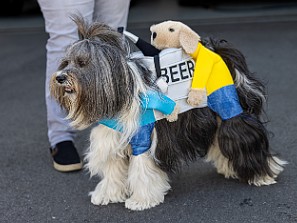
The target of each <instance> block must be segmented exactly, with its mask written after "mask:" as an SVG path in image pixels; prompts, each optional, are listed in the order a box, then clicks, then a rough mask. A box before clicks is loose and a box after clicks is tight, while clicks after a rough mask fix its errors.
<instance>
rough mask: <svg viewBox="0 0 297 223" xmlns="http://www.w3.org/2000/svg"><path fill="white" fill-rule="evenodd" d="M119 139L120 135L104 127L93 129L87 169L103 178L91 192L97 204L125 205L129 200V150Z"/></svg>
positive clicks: (92, 198) (94, 202)
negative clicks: (120, 144)
mask: <svg viewBox="0 0 297 223" xmlns="http://www.w3.org/2000/svg"><path fill="white" fill-rule="evenodd" d="M119 138H120V135H119V132H117V131H114V130H112V129H110V128H107V127H105V126H103V125H99V126H98V127H95V128H94V129H93V130H92V133H91V136H90V148H89V151H88V153H87V154H86V161H87V164H86V167H87V168H88V169H89V171H90V174H91V176H94V175H99V176H100V177H101V178H102V180H101V182H99V184H98V185H97V186H96V188H95V190H94V191H93V192H90V195H91V202H92V203H93V204H95V205H107V204H108V203H117V202H124V201H125V200H126V198H127V174H128V159H127V150H128V149H123V148H119V146H118V142H119Z"/></svg>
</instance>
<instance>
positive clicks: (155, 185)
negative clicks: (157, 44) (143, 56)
mask: <svg viewBox="0 0 297 223" xmlns="http://www.w3.org/2000/svg"><path fill="white" fill-rule="evenodd" d="M74 21H75V22H76V24H77V26H78V31H79V36H80V39H79V40H78V41H77V42H75V43H73V44H72V45H70V46H69V47H68V49H67V51H66V54H65V57H64V58H63V60H62V62H61V64H60V67H59V70H58V71H57V72H56V73H55V74H54V75H53V77H52V80H51V86H50V88H51V94H52V96H53V97H54V98H55V99H56V100H57V101H58V102H59V103H60V105H61V106H62V107H63V108H65V109H66V111H67V112H68V116H67V118H68V119H70V120H71V124H72V125H73V126H74V127H76V128H78V129H84V128H86V127H88V126H90V125H92V124H94V123H97V125H96V126H95V127H94V128H93V129H92V132H91V136H90V147H89V149H88V151H87V154H86V158H85V160H86V167H87V168H88V170H89V172H90V174H91V176H94V175H99V176H100V177H101V181H100V182H99V184H98V185H97V186H96V188H95V190H94V191H93V192H91V193H90V194H91V202H92V203H93V204H95V205H106V204H108V203H115V202H125V206H126V207H127V208H129V209H131V210H144V209H148V208H151V207H154V206H156V205H158V204H160V203H162V202H163V201H164V196H165V195H166V193H167V192H168V190H169V189H170V185H169V179H168V175H167V171H176V170H178V169H179V167H180V165H181V164H182V163H184V162H189V161H194V160H195V159H196V158H198V157H206V160H207V161H210V162H213V163H214V165H215V167H216V168H217V171H218V173H220V174H223V175H224V176H225V177H226V178H229V177H232V178H236V179H239V180H241V181H243V182H246V183H249V184H254V185H256V186H261V185H269V184H273V183H276V181H275V179H276V177H277V175H278V174H279V173H280V172H281V171H282V170H283V165H284V164H285V162H284V161H281V160H280V159H279V158H277V157H276V156H274V155H272V154H271V152H270V151H269V143H268V138H267V135H266V130H265V128H264V126H263V125H262V123H261V122H260V121H259V119H258V117H259V115H260V111H261V106H262V102H263V101H262V99H259V98H262V96H260V97H259V96H257V97H256V98H255V100H254V102H255V103H256V104H257V105H254V104H253V103H251V102H249V100H250V98H248V99H247V98H246V97H245V96H246V95H248V94H249V92H246V91H247V90H246V89H245V88H244V87H242V86H244V85H245V83H243V84H241V85H240V86H241V87H240V88H239V89H238V92H239V98H240V103H241V105H242V107H243V109H244V114H243V115H242V117H240V118H239V121H238V120H235V121H234V122H232V125H229V126H228V131H229V132H228V131H227V130H226V129H225V130H224V133H223V135H222V134H221V133H220V132H221V131H220V129H221V126H222V125H224V124H225V123H224V121H222V120H221V119H220V118H218V117H217V114H216V113H215V112H213V111H212V110H211V109H209V108H208V107H205V108H198V109H192V110H190V111H187V112H184V113H181V114H179V115H178V119H177V118H176V116H175V114H174V112H172V110H171V111H170V112H168V114H167V115H169V116H166V117H167V119H166V118H165V119H162V120H159V121H156V122H155V123H154V127H153V128H152V129H151V132H152V134H151V138H150V139H149V141H150V142H149V144H148V145H149V149H148V150H145V151H144V152H142V153H140V154H134V150H133V148H131V144H132V140H133V137H134V136H135V135H137V134H138V130H139V129H140V126H139V120H140V117H141V115H142V113H143V109H142V106H141V105H142V103H143V97H146V96H147V95H148V94H149V93H148V92H157V95H160V100H163V99H162V97H163V96H162V93H161V92H160V91H159V89H158V86H156V84H155V81H156V80H155V78H154V76H153V75H152V74H151V72H150V71H149V69H148V68H147V66H146V65H145V64H144V63H143V62H142V61H141V60H140V59H137V58H132V57H130V54H129V48H128V47H127V44H126V42H125V40H124V38H123V36H122V35H121V34H120V33H118V32H117V31H115V30H112V29H111V28H110V27H108V26H106V25H104V24H100V23H96V22H95V23H92V24H88V23H86V22H85V21H84V20H83V19H82V18H81V17H78V16H75V18H74ZM209 44H210V45H213V46H212V48H215V47H217V49H223V48H222V47H221V48H219V47H218V46H219V45H220V44H221V43H219V44H217V45H216V43H214V42H209ZM225 49H227V48H225ZM230 52H232V49H229V50H228V53H226V54H225V56H226V57H223V58H224V59H225V58H227V57H228V55H230ZM236 52H237V51H236ZM229 59H230V58H229ZM236 59H238V60H240V61H234V58H231V59H230V60H229V64H228V65H230V64H231V63H233V70H231V72H232V73H235V71H234V67H235V68H237V70H239V71H240V73H241V74H238V75H244V76H242V78H241V79H240V80H239V78H237V79H238V80H239V81H241V80H243V79H244V78H245V80H247V79H249V80H254V79H253V78H251V77H250V75H251V74H250V72H248V71H247V68H246V66H245V61H244V58H243V57H238V58H236ZM242 64H244V66H243V65H242ZM229 67H232V66H229ZM235 82H236V81H235ZM235 84H236V83H235ZM249 87H257V88H259V87H260V89H261V91H260V92H263V89H262V85H260V83H259V82H256V85H254V86H253V85H251V86H249ZM157 97H158V96H157ZM251 104H252V106H254V109H253V110H252V112H251V106H250V105H251ZM170 114H171V115H170ZM170 116H173V117H170ZM171 118H172V119H171ZM176 119H177V121H175V120H176ZM102 120H116V125H117V126H116V128H111V126H109V125H107V124H104V122H103V124H102ZM168 120H169V121H175V122H168ZM100 123H101V124H100ZM226 131H227V132H226ZM222 146H223V148H222Z"/></svg>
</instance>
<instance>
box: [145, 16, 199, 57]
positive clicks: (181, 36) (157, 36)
mask: <svg viewBox="0 0 297 223" xmlns="http://www.w3.org/2000/svg"><path fill="white" fill-rule="evenodd" d="M150 30H151V33H152V35H151V44H152V45H153V46H155V47H156V48H157V49H159V50H162V49H165V48H183V49H184V50H185V51H186V53H194V52H195V50H196V48H197V44H198V42H199V41H200V36H199V35H198V34H197V33H196V32H194V31H193V30H192V29H191V28H189V27H188V26H186V25H185V24H183V23H181V22H176V21H166V22H162V23H159V24H157V25H152V26H151V28H150Z"/></svg>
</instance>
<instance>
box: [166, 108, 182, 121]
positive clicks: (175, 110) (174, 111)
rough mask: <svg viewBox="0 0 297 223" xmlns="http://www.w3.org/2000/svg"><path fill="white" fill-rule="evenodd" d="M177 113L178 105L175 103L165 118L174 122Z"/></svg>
mask: <svg viewBox="0 0 297 223" xmlns="http://www.w3.org/2000/svg"><path fill="white" fill-rule="evenodd" d="M178 113H179V106H178V105H175V107H174V110H173V111H172V113H171V114H170V115H167V116H166V119H167V121H168V122H175V121H177V119H178Z"/></svg>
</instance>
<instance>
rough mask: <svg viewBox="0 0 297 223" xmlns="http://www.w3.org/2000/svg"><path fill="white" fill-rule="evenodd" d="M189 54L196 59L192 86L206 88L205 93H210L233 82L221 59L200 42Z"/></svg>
mask: <svg viewBox="0 0 297 223" xmlns="http://www.w3.org/2000/svg"><path fill="white" fill-rule="evenodd" d="M191 56H192V57H193V58H194V60H195V61H196V65H195V70H194V75H193V82H192V88H203V89H204V88H206V92H207V95H210V94H211V93H213V92H214V91H216V90H218V89H220V88H222V87H224V86H227V85H232V84H234V82H233V79H232V76H231V74H230V71H229V69H228V67H227V65H226V64H225V62H224V61H223V59H222V58H221V57H220V56H219V55H218V54H216V53H214V52H212V51H211V50H209V49H207V48H206V47H205V46H203V45H202V44H201V43H200V42H199V43H198V46H197V48H196V51H195V52H194V53H193V54H191Z"/></svg>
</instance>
